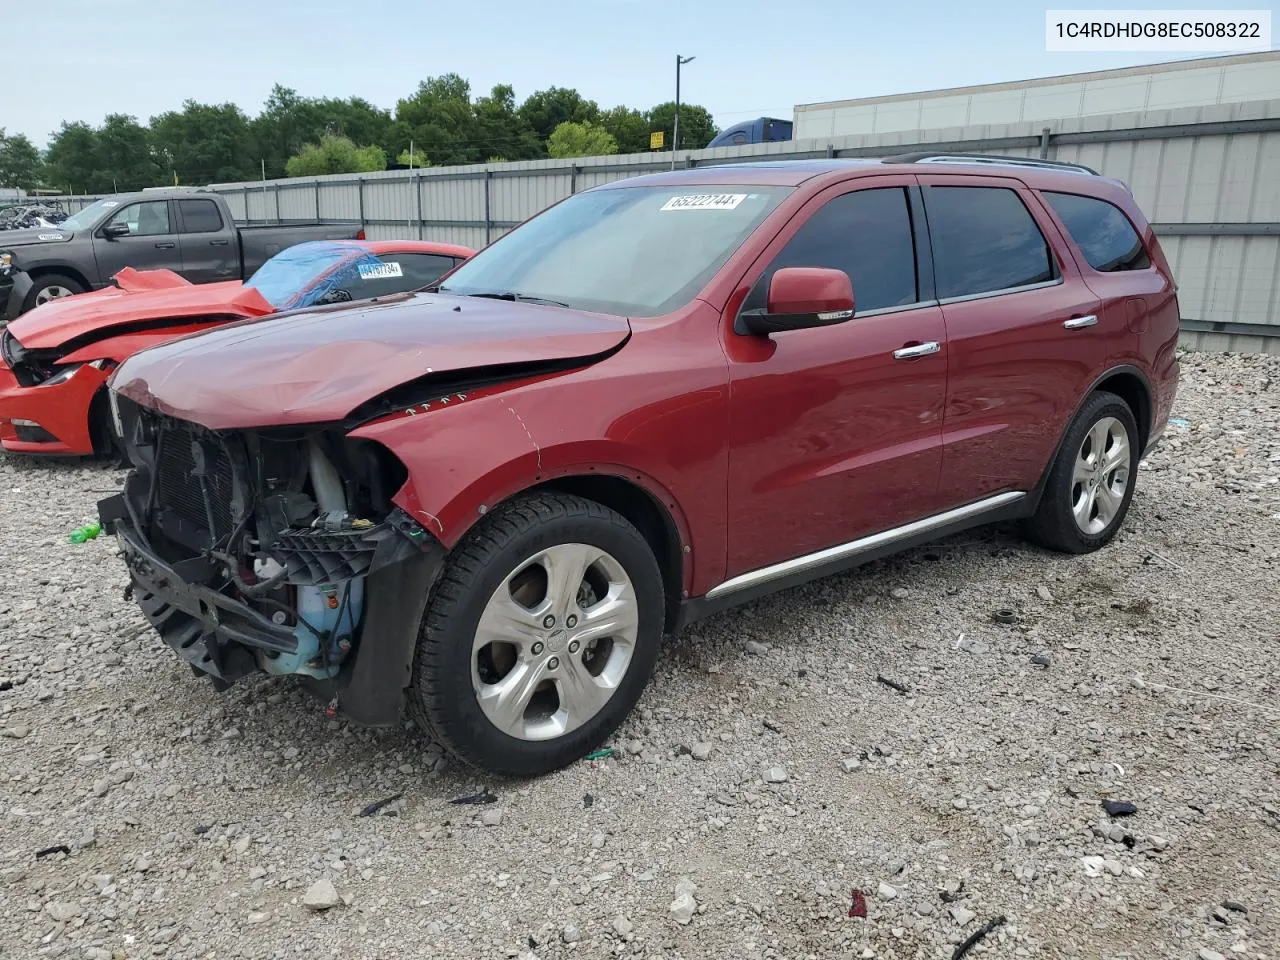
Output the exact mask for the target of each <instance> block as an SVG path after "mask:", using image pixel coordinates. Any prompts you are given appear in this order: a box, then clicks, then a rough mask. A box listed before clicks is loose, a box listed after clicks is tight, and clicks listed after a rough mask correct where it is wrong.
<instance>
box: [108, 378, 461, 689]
mask: <svg viewBox="0 0 1280 960" xmlns="http://www.w3.org/2000/svg"><path fill="white" fill-rule="evenodd" d="M112 408H113V409H112V413H113V416H114V417H115V419H116V429H117V430H118V431H119V432H120V435H121V436H122V437H123V438H124V440H125V445H126V447H127V449H128V451H129V456H130V459H131V460H132V462H133V464H134V469H133V470H132V471H131V472H130V474H129V476H128V478H127V480H126V483H125V490H124V492H123V494H121V495H120V496H118V497H113V498H111V499H110V500H106V501H103V502H102V503H101V504H100V513H101V515H102V518H103V521H104V523H106V524H107V525H108V528H109V529H111V530H113V532H115V534H116V536H117V539H118V541H119V543H120V547H121V552H122V554H123V555H124V557H125V559H126V562H127V563H128V566H129V569H130V574H131V580H132V584H131V589H132V591H133V593H134V596H135V599H136V600H137V602H138V603H139V605H140V606H141V608H142V610H143V612H144V613H145V614H146V616H147V618H148V619H149V620H150V621H151V623H152V624H153V625H154V626H155V627H156V629H157V630H158V631H159V632H160V634H161V636H162V637H163V638H164V640H165V642H166V643H168V644H169V645H170V646H171V647H173V648H174V649H175V650H176V651H177V652H178V653H179V655H180V656H182V657H183V658H184V659H185V660H187V662H188V663H190V665H191V667H192V668H193V670H195V671H196V672H197V673H198V674H205V675H208V676H209V677H210V678H211V679H212V680H213V681H214V683H215V684H216V685H218V686H219V687H225V686H226V685H229V684H230V683H233V682H235V681H236V680H237V679H240V678H241V677H243V676H245V675H247V674H250V673H254V672H257V671H264V672H266V673H270V674H276V675H286V674H292V675H300V676H304V677H308V678H311V679H312V680H314V681H320V682H327V683H328V684H329V686H330V687H331V688H333V689H334V690H335V691H336V690H338V689H340V688H342V687H343V686H346V685H349V684H350V681H351V679H352V676H353V672H354V664H353V661H354V659H355V657H356V654H357V653H358V652H359V651H360V650H361V648H362V646H363V647H365V648H368V647H370V646H374V645H376V644H377V643H379V642H383V641H385V640H386V637H380V638H375V639H371V640H369V641H368V642H365V641H364V640H363V639H362V638H363V637H365V636H366V635H367V634H368V631H369V628H370V626H371V625H372V627H373V629H374V630H375V631H384V632H385V631H390V632H391V633H394V634H396V635H397V636H401V635H403V634H405V633H406V631H408V632H409V641H410V642H409V648H410V650H411V649H412V640H413V639H414V638H415V637H416V631H417V622H416V621H417V616H416V615H414V611H415V610H416V611H417V614H418V615H420V613H421V609H422V606H423V605H424V604H425V602H426V593H427V588H428V587H429V584H430V580H431V579H433V578H434V573H435V571H436V570H437V569H438V566H439V563H438V560H439V558H440V557H441V556H442V555H443V548H442V547H441V546H440V545H439V544H438V542H436V541H435V540H434V539H433V538H431V537H430V536H429V535H428V534H427V533H426V532H425V531H424V530H423V529H422V528H421V527H420V526H419V525H418V524H417V523H416V522H415V521H414V520H413V519H412V518H411V517H409V515H408V514H406V513H405V512H404V511H403V510H401V509H400V508H399V507H397V506H396V505H395V504H393V503H392V502H391V497H392V496H393V495H394V494H395V492H396V491H397V489H398V488H399V487H400V485H401V484H402V483H403V482H404V479H405V476H406V474H405V470H404V467H403V466H402V465H401V464H400V462H399V461H398V460H397V459H396V458H395V457H394V456H393V455H391V454H390V453H389V452H388V451H387V450H386V449H385V448H383V447H381V446H380V445H378V444H376V443H372V442H370V441H364V440H353V439H349V438H347V437H345V436H344V433H343V431H342V430H341V429H340V428H336V427H335V428H332V429H325V428H323V427H289V428H270V429H262V430H242V431H223V432H214V431H211V430H207V429H205V428H204V427H201V426H199V425H197V424H194V423H190V422H188V421H183V420H178V419H175V418H172V417H168V416H165V415H163V414H161V413H158V412H156V411H154V410H151V409H148V408H144V407H142V406H139V405H137V404H135V403H133V402H131V401H129V400H128V399H126V398H121V397H117V396H115V395H113V396H112ZM427 560H431V561H432V562H430V563H426V564H425V565H424V561H427ZM427 567H430V568H431V569H430V570H429V571H428V570H427ZM414 570H416V572H417V573H418V574H419V575H426V574H429V576H427V579H426V583H425V585H423V586H422V589H421V595H420V596H413V597H409V598H400V600H399V601H398V602H397V603H396V609H392V610H381V611H379V613H378V615H375V616H371V615H370V601H371V599H372V600H374V601H376V602H385V601H387V600H388V599H392V600H394V599H395V598H394V597H391V598H389V597H388V595H387V594H388V590H389V589H391V588H393V586H394V585H395V584H396V583H398V582H400V581H402V580H403V578H404V574H405V573H406V571H414ZM418 579H421V576H419V578H418ZM401 586H403V584H401ZM371 588H372V589H371ZM371 595H372V596H371ZM406 605H407V606H406ZM403 614H408V615H409V619H410V620H411V621H412V622H411V623H408V624H406V623H402V622H399V619H403ZM410 628H411V629H410ZM400 645H401V646H403V643H401V644H400ZM384 654H385V651H384V652H383V653H380V654H379V655H378V659H381V658H382V657H383V656H384ZM394 659H395V658H393V660H394ZM396 662H399V661H398V660H397V661H396ZM406 662H407V661H406ZM384 666H385V664H384ZM367 669H368V668H366V672H367ZM404 682H407V673H406V675H405V677H403V678H401V682H400V683H399V687H397V688H396V689H399V688H402V687H403V685H404ZM386 693H387V690H386V688H385V687H384V689H383V690H382V695H383V696H384V697H385V695H386Z"/></svg>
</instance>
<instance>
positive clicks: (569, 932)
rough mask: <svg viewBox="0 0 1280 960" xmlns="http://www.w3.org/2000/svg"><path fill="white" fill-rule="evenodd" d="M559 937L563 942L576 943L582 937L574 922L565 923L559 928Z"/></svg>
mask: <svg viewBox="0 0 1280 960" xmlns="http://www.w3.org/2000/svg"><path fill="white" fill-rule="evenodd" d="M560 939H561V940H563V941H564V942H565V943H577V942H578V941H579V940H581V939H582V933H581V931H579V930H578V927H577V925H576V924H573V923H566V924H565V925H564V926H563V927H561V928H560Z"/></svg>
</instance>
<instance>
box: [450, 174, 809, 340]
mask: <svg viewBox="0 0 1280 960" xmlns="http://www.w3.org/2000/svg"><path fill="white" fill-rule="evenodd" d="M791 191H792V188H790V187H761V186H754V185H747V184H725V185H707V186H698V187H694V188H690V187H679V188H677V187H656V186H655V187H617V188H612V189H607V190H593V191H588V192H587V193H580V194H577V195H575V196H572V197H570V198H569V199H567V200H564V201H562V202H561V203H559V204H557V205H556V206H554V207H552V208H551V209H549V210H547V211H545V212H544V213H542V214H540V215H538V216H537V217H534V218H533V219H532V220H529V221H526V222H525V223H524V224H523V225H522V226H520V227H518V228H517V229H515V230H513V231H512V232H511V233H508V234H507V235H506V236H504V237H502V238H501V239H499V240H497V241H495V242H494V243H493V244H491V245H490V246H488V247H486V248H485V249H484V250H481V251H480V252H479V253H478V254H476V255H475V256H474V257H472V258H471V259H470V260H468V261H467V262H466V263H464V264H462V265H461V266H460V267H458V269H457V270H456V271H455V272H454V273H452V274H451V275H450V276H449V278H448V281H447V282H446V283H445V284H444V286H442V287H441V288H440V290H441V292H442V293H452V294H459V295H462V296H476V295H483V294H489V295H493V294H505V295H512V294H514V295H515V296H517V297H530V298H534V299H542V300H551V301H555V302H557V303H563V304H565V305H567V306H569V307H573V308H576V309H579V310H592V311H596V312H600V313H610V314H616V315H619V316H633V317H656V316H660V315H662V314H664V313H669V312H670V311H672V310H676V309H678V308H679V307H682V306H684V305H685V304H687V303H688V302H689V301H690V300H692V299H693V298H694V296H695V295H696V294H697V293H698V291H699V290H701V289H702V287H703V286H704V285H705V284H706V283H707V282H708V281H709V280H710V279H711V278H712V277H713V276H714V275H715V273H716V271H717V270H719V269H720V268H721V267H722V266H723V265H724V263H725V261H726V260H728V259H729V257H730V256H732V255H733V252H734V251H735V250H737V249H738V247H739V246H741V244H742V242H743V241H744V240H745V239H746V238H747V237H748V236H749V235H750V234H751V232H752V231H753V230H754V229H755V228H756V227H757V226H758V225H759V224H760V222H761V221H762V220H763V219H764V218H765V217H766V216H768V215H769V213H770V212H772V211H773V210H774V209H775V208H776V207H777V206H778V204H779V203H781V202H782V200H783V198H784V197H786V196H787V194H789V193H790V192H791Z"/></svg>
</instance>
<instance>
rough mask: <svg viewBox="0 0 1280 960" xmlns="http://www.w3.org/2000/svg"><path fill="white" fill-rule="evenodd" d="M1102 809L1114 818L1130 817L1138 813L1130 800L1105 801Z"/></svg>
mask: <svg viewBox="0 0 1280 960" xmlns="http://www.w3.org/2000/svg"><path fill="white" fill-rule="evenodd" d="M1102 809H1103V810H1105V811H1107V813H1108V814H1109V815H1110V816H1113V817H1130V816H1133V814H1135V813H1137V812H1138V808H1137V807H1136V806H1134V805H1133V804H1132V803H1130V802H1129V801H1128V800H1103V801H1102Z"/></svg>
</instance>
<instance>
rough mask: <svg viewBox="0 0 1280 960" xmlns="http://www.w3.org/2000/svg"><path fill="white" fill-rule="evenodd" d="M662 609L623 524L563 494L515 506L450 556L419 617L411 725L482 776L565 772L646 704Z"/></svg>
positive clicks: (658, 588) (658, 583) (641, 552)
mask: <svg viewBox="0 0 1280 960" xmlns="http://www.w3.org/2000/svg"><path fill="white" fill-rule="evenodd" d="M664 604H665V599H664V593H663V584H662V575H661V573H660V572H659V570H658V564H657V561H656V560H655V558H654V555H653V551H652V550H651V549H650V548H649V545H648V543H647V542H646V541H645V539H644V537H642V536H641V535H640V533H639V532H638V531H637V530H636V529H635V527H633V526H632V525H631V524H630V523H628V522H627V521H626V520H625V519H624V518H623V517H622V516H620V515H619V514H617V513H615V512H614V511H612V510H610V509H608V508H607V507H604V506H602V505H600V504H598V503H594V502H592V501H589V500H584V499H582V498H579V497H573V496H567V495H563V494H538V495H535V496H530V497H525V498H521V499H519V500H515V501H512V502H511V503H510V504H508V505H507V506H504V507H502V508H500V509H498V510H495V511H494V512H493V513H492V514H490V516H489V517H488V518H486V519H485V520H484V521H482V523H481V524H480V525H478V526H477V528H476V529H475V531H473V532H472V533H471V534H469V535H468V536H467V537H466V539H465V540H464V541H463V542H462V543H460V544H459V545H458V546H457V547H456V548H455V549H454V551H453V552H452V553H451V554H450V555H449V559H448V560H447V566H446V568H445V570H444V572H443V573H442V574H441V577H440V580H439V581H438V583H437V585H436V587H435V589H434V591H433V592H432V596H431V599H430V600H429V601H428V603H427V609H426V613H425V614H424V616H423V621H422V630H421V633H420V634H419V639H418V649H417V652H416V654H415V662H414V671H413V681H412V687H411V689H410V696H409V704H410V712H411V715H412V716H413V718H414V719H415V721H417V722H418V724H419V725H420V726H423V727H424V728H425V729H426V731H427V732H428V733H429V734H432V735H434V736H435V738H436V739H437V740H439V741H440V742H441V744H442V745H443V746H444V747H446V748H447V749H448V750H449V751H450V752H451V753H452V754H454V755H455V756H456V757H458V758H459V759H461V760H463V761H464V762H466V763H468V764H470V765H472V766H475V767H478V768H480V769H482V770H484V771H486V772H488V773H491V774H498V775H504V776H536V775H539V774H543V773H547V772H549V771H551V770H556V769H558V768H560V767H563V766H565V765H567V764H569V763H572V762H573V761H575V760H577V759H579V758H580V757H582V756H583V755H584V754H585V753H587V752H589V751H590V750H592V749H593V748H595V747H597V746H599V745H600V744H601V743H602V742H603V741H604V740H605V738H607V737H608V736H609V735H610V734H611V733H613V731H614V730H615V729H616V728H617V727H618V725H619V724H620V723H621V722H622V720H623V719H624V718H625V717H626V716H627V714H628V713H630V712H631V709H632V707H634V706H635V704H636V701H638V700H639V699H640V694H641V692H642V691H643V690H644V687H645V684H646V683H647V682H648V680H649V676H650V674H652V672H653V667H654V663H655V661H656V660H657V655H658V648H659V645H660V642H661V639H662V630H663V617H664V609H665V607H664Z"/></svg>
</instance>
